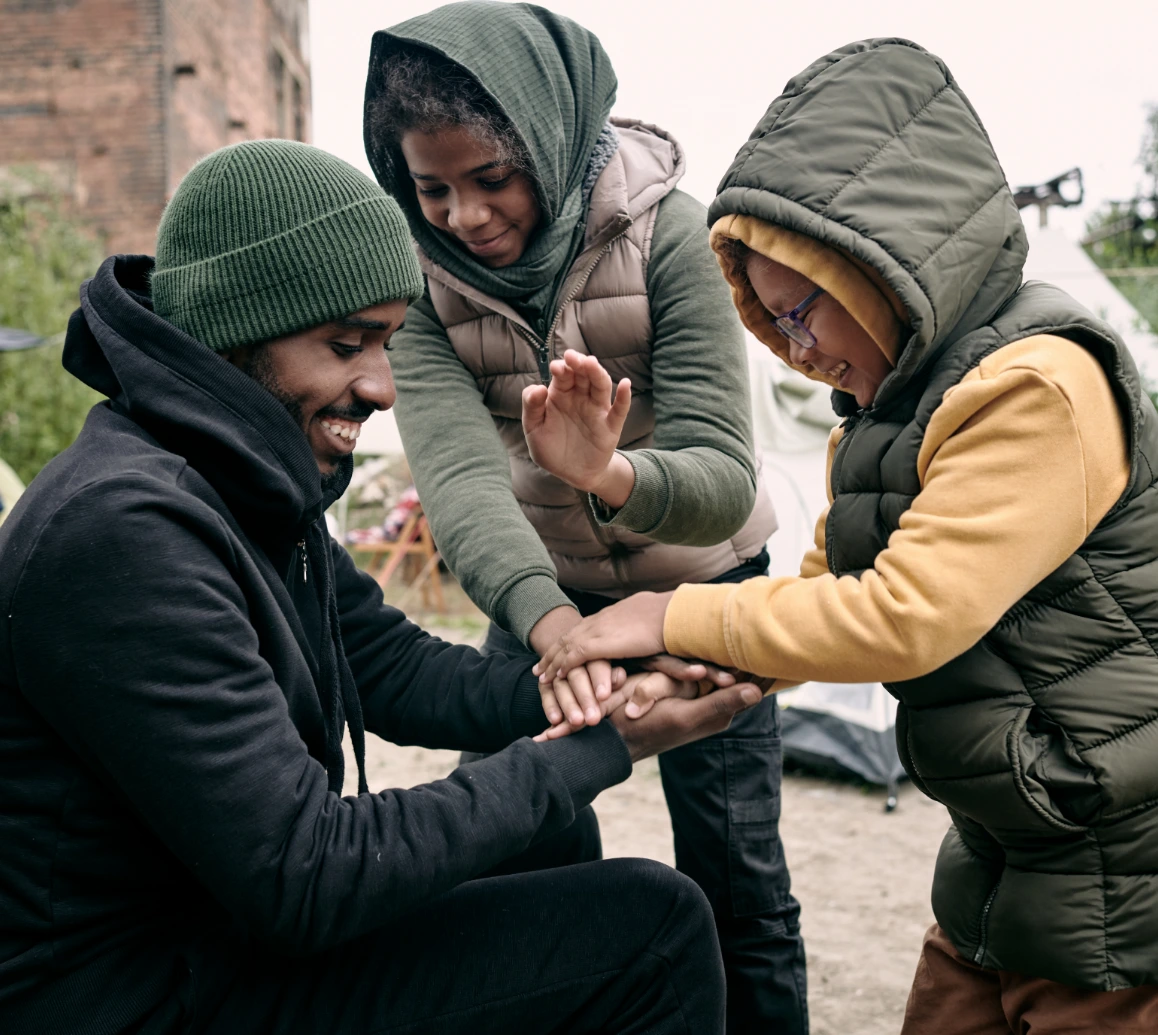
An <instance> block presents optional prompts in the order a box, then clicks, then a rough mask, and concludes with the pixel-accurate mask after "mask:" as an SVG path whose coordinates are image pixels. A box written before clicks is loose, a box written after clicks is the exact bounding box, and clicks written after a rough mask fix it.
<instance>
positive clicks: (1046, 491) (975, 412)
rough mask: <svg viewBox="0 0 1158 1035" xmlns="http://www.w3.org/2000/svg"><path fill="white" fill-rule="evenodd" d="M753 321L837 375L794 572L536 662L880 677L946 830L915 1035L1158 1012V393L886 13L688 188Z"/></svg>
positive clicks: (783, 354)
mask: <svg viewBox="0 0 1158 1035" xmlns="http://www.w3.org/2000/svg"><path fill="white" fill-rule="evenodd" d="M709 219H710V221H711V224H712V245H713V247H714V248H715V250H716V252H717V254H718V255H719V257H720V262H721V265H722V266H723V269H724V274H725V276H726V278H727V280H728V282H729V284H730V286H731V289H732V298H733V301H734V302H735V304H736V307H737V309H738V310H739V312H740V316H741V318H742V319H743V321H744V323H745V324H746V325H747V327H748V328H749V329H750V330H751V331H752V332H753V333H754V334H755V335H756V336H757V337H758V338H760V339H761V340H762V341H763V342H764V343H765V344H766V345H767V346H768V347H769V348H770V349H771V350H772V351H773V352H774V353H775V354H776V355H777V356H779V357H780V358H781V359H782V360H783V361H784V362H786V363H788V364H789V365H790V366H792V367H793V368H794V369H796V370H800V371H802V372H803V373H804V374H806V375H807V376H809V377H811V378H814V379H816V380H819V381H823V382H824V383H826V384H829V385H831V386H832V388H833V389H834V392H833V404H834V407H835V408H836V410H837V412H838V413H839V414H840V415H841V416H842V417H843V418H844V421H843V423H842V424H841V426H840V427H839V428H838V429H836V431H835V432H834V433H833V436H832V439H831V442H830V451H829V469H828V483H829V500H830V506H829V508H828V510H827V511H826V512H825V514H824V515H823V517H822V518H821V520H820V522H819V524H818V527H817V530H816V543H815V548H814V549H812V550H810V551H809V552H808V553H807V554H806V556H805V557H804V559H803V562H802V564H801V571H800V575H799V576H798V577H788V578H777V579H769V578H754V579H751V580H749V581H747V582H744V583H741V584H740V585H737V586H682V587H680V588H679V589H678V590H676V591H675V592H674V593H657V594H640V595H637V596H636V597H632V598H629V599H627V600H625V601H623V602H621V603H620V604H617V605H616V606H615V607H613V608H610V609H608V610H607V611H604V612H603V613H602V614H600V615H598V616H595V617H594V618H592V619H589V620H587V621H586V622H584V624H583V625H581V626H579V627H578V628H576V629H573V630H571V631H570V632H569V634H568V636H567V638H566V641H565V642H564V643H562V644H560V645H559V646H557V647H556V648H555V649H553V650H552V651H549V652H548V654H547V656H546V657H545V658H544V659H543V661H542V662H541V663H540V665H539V666H538V669H539V671H540V673H541V678H544V679H551V678H553V677H555V676H557V675H558V674H559V673H560V672H562V673H565V672H567V671H568V670H569V669H570V667H571V666H573V665H574V664H576V663H580V662H582V661H584V660H587V659H590V658H594V657H609V658H616V657H626V656H633V655H636V654H639V653H644V652H648V651H657V650H667V651H670V652H671V653H673V654H677V655H680V656H683V657H694V658H703V659H706V660H708V661H712V662H715V663H716V664H719V665H728V666H736V667H738V668H741V669H745V670H750V671H752V672H755V673H758V674H760V675H763V676H767V677H775V678H776V679H777V682H776V683H775V684H774V685H773V689H779V688H783V687H786V686H789V685H792V684H795V683H799V682H802V681H805V680H813V679H816V680H825V681H831V682H871V681H878V680H879V681H881V682H883V683H885V685H886V686H887V687H888V689H889V691H890V692H891V693H893V694H894V695H895V696H896V697H897V698H898V699H899V700H900V708H899V710H898V713H897V744H898V747H899V749H900V754H901V759H902V761H903V763H904V765H905V769H906V771H907V772H908V774H909V776H910V777H911V779H912V780H913V782H914V784H916V785H917V787H919V788H920V789H921V790H922V791H924V792H925V793H927V794H929V795H930V796H931V797H933V798H935V799H937V800H939V801H941V802H943V803H944V804H945V805H946V807H947V808H948V810H949V814H950V817H951V819H952V826H951V827H950V829H949V831H948V833H947V834H946V836H945V841H944V844H943V845H942V848H941V852H940V855H939V858H938V860H937V867H936V872H935V875H934V879H933V911H934V914H935V916H936V920H937V922H936V924H935V925H934V926H933V927H932V928H931V929H930V930H929V932H928V934H927V935H926V938H925V942H924V947H923V950H922V953H921V957H920V962H919V964H918V967H917V974H916V978H915V980H914V984H913V988H912V992H911V995H910V999H909V1003H908V1009H907V1015H906V1020H905V1024H904V1029H903V1030H904V1031H905V1032H906V1033H908V1035H914V1033H928V1035H953V1033H964V1032H970V1033H981V1032H984V1033H1005V1035H1008V1033H1010V1032H1021V1031H1028V1030H1030V1029H1032V1030H1033V1031H1034V1032H1061V1031H1066V1032H1071V1031H1082V1032H1095V1031H1096V1032H1103V1031H1107V1032H1108V1031H1154V1030H1158V988H1156V987H1155V986H1158V927H1156V926H1155V924H1154V903H1155V901H1156V900H1158V413H1156V412H1155V409H1154V407H1153V405H1152V404H1151V402H1150V400H1149V399H1148V398H1147V397H1146V395H1145V393H1144V392H1143V390H1142V386H1141V384H1140V379H1139V375H1138V371H1137V369H1136V367H1135V365H1134V362H1133V360H1132V358H1131V356H1130V354H1129V352H1128V351H1127V349H1126V346H1125V345H1124V343H1123V342H1122V340H1121V339H1120V338H1119V337H1118V336H1117V335H1116V334H1115V333H1114V331H1113V330H1111V328H1110V327H1109V326H1108V325H1106V324H1105V323H1104V322H1103V321H1102V320H1100V319H1098V318H1096V317H1095V316H1093V315H1091V314H1090V313H1089V312H1087V311H1086V310H1084V309H1083V308H1082V307H1081V306H1080V305H1078V304H1077V303H1076V302H1075V301H1074V300H1073V299H1071V298H1070V297H1069V296H1068V295H1066V294H1065V293H1064V292H1062V291H1061V290H1059V289H1058V288H1056V287H1053V286H1051V285H1049V284H1044V283H1037V282H1025V281H1023V279H1022V267H1023V265H1024V262H1025V257H1026V251H1027V243H1026V235H1025V232H1024V229H1023V227H1022V223H1021V220H1020V217H1019V214H1018V211H1017V207H1016V205H1015V203H1014V200H1013V196H1012V194H1011V192H1010V190H1009V187H1008V185H1007V183H1006V180H1005V176H1004V173H1003V172H1002V169H1001V166H1000V164H999V163H998V160H997V157H996V156H995V155H994V153H993V150H992V146H991V144H990V141H989V138H988V136H987V135H986V133H985V130H984V128H983V127H982V125H981V122H980V120H979V119H978V116H977V114H976V113H975V112H974V110H973V108H972V107H971V105H970V104H969V102H968V100H967V99H966V97H965V95H964V93H963V92H962V90H961V87H960V86H959V85H958V84H957V82H956V81H955V80H954V78H953V76H952V75H951V74H950V72H949V70H948V69H947V68H946V67H945V65H944V64H943V62H941V61H940V60H938V59H937V58H935V57H934V56H933V55H931V54H928V53H927V52H925V51H924V50H922V49H921V48H920V47H917V46H916V45H914V44H912V43H908V42H906V41H904V40H896V39H883V40H868V41H863V42H861V43H855V44H851V45H849V46H847V47H844V48H842V49H840V50H838V51H836V52H834V53H832V54H830V55H828V56H827V57H825V58H823V59H821V60H820V61H817V62H816V63H815V64H813V65H811V66H810V67H809V68H807V69H805V71H803V72H802V73H801V74H800V75H798V76H797V77H796V78H794V79H793V80H791V81H790V82H789V83H788V85H787V87H786V88H785V91H784V93H783V94H781V96H780V97H778V98H777V99H776V100H775V101H773V103H772V105H771V107H770V108H769V109H768V113H767V114H766V115H765V117H764V118H763V119H762V120H761V122H760V123H759V125H758V126H757V128H756V130H755V132H754V133H753V135H752V137H751V139H750V140H749V142H748V143H747V144H746V145H745V146H744V147H743V148H742V149H741V150H740V152H739V154H738V156H737V158H736V160H735V162H734V163H733V165H732V166H731V168H730V169H729V170H728V172H727V174H726V175H725V177H724V180H723V182H722V184H721V188H720V192H719V194H718V195H717V197H716V200H715V202H714V203H713V205H712V206H711V208H710V211H709Z"/></svg>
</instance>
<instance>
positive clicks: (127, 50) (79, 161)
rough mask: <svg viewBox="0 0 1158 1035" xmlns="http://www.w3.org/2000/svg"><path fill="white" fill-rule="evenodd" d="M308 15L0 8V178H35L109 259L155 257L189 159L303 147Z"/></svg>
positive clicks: (212, 3)
mask: <svg viewBox="0 0 1158 1035" xmlns="http://www.w3.org/2000/svg"><path fill="white" fill-rule="evenodd" d="M306 17H307V15H306V0H0V25H3V31H2V32H0V171H2V170H3V167H6V166H14V165H24V164H35V165H38V166H40V167H41V168H42V169H44V170H45V172H46V173H47V174H49V175H50V176H51V177H52V179H53V180H54V181H55V182H56V183H57V184H58V185H60V186H62V187H64V188H65V189H67V191H68V192H69V193H71V196H72V199H73V201H74V203H75V205H76V207H77V209H78V210H79V211H80V212H81V213H83V215H84V216H85V217H86V218H87V219H89V220H90V221H91V222H92V224H93V225H94V226H95V227H97V229H98V230H99V231H100V232H101V234H102V235H103V236H104V238H105V242H106V246H107V248H108V250H109V251H110V252H151V251H152V250H153V243H154V239H155V234H156V227H157V221H158V220H159V219H160V216H161V212H162V210H163V209H164V206H165V202H166V201H167V200H168V198H169V196H170V195H171V194H172V192H173V190H174V189H175V188H176V186H177V184H178V183H180V181H181V178H182V177H183V176H184V175H185V173H186V172H188V171H189V169H190V167H191V166H192V165H193V163H194V162H196V161H197V159H199V158H200V157H202V156H203V155H205V154H207V153H208V152H210V151H213V150H215V149H216V148H218V147H222V146H224V145H225V144H230V143H234V142H236V141H238V140H246V139H253V138H257V137H271V136H299V137H300V138H301V139H303V140H308V139H309V132H310V129H309V106H310V82H309V66H308V64H307V60H306V56H305V32H306V24H307V23H306ZM295 83H296V84H297V91H295V87H294V84H295ZM295 92H297V93H300V99H299V101H298V104H297V113H296V117H295V107H294V97H295ZM279 98H280V103H279Z"/></svg>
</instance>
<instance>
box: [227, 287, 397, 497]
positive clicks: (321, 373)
mask: <svg viewBox="0 0 1158 1035" xmlns="http://www.w3.org/2000/svg"><path fill="white" fill-rule="evenodd" d="M405 316H406V302H405V301H404V300H398V301H394V302H383V303H381V304H380V305H374V306H369V307H368V308H366V309H362V310H360V311H358V312H356V313H353V314H351V315H350V316H347V317H343V318H342V319H340V320H335V321H334V322H333V323H327V324H322V325H321V326H319V327H311V328H308V329H307V330H304V331H298V332H296V333H295V334H287V335H286V336H285V337H283V338H274V339H273V340H272V341H267V342H262V343H260V344H258V345H246V346H243V347H241V348H237V349H234V350H232V351H231V352H229V353H228V354H227V355H226V358H227V359H228V360H229V362H230V363H232V364H233V365H234V366H236V367H239V368H240V369H241V370H243V371H244V372H245V373H247V374H249V376H250V377H252V378H253V379H254V380H255V381H257V382H258V384H260V385H261V386H262V387H263V388H265V389H266V390H267V391H269V392H270V393H271V394H272V395H273V396H274V397H275V398H276V399H278V400H279V401H280V402H281V403H282V404H283V405H284V406H285V408H286V409H287V410H289V412H290V415H291V416H292V417H293V418H294V420H295V421H296V422H297V424H298V426H299V427H300V428H301V429H302V432H303V433H304V434H305V436H306V439H307V440H308V441H309V443H310V448H311V449H312V450H313V454H314V458H315V459H316V460H317V462H318V471H319V472H320V473H321V475H322V482H323V484H325V482H326V480H327V479H328V478H330V477H332V476H333V475H334V474H335V473H336V472H337V469H338V464H339V463H340V461H341V460H342V458H343V457H345V456H348V455H349V454H350V453H352V452H353V451H354V445H355V443H356V442H357V440H358V434H359V432H360V431H361V429H362V423H363V422H364V421H365V420H366V418H367V417H369V416H370V414H372V413H373V412H374V411H375V410H388V409H390V407H391V406H393V405H394V399H395V391H394V377H393V375H392V374H391V372H390V360H389V359H388V358H387V356H386V352H387V351H388V350H389V348H390V338H391V336H392V335H393V334H394V332H395V331H396V330H398V328H399V327H401V326H402V321H403V319H404V318H405Z"/></svg>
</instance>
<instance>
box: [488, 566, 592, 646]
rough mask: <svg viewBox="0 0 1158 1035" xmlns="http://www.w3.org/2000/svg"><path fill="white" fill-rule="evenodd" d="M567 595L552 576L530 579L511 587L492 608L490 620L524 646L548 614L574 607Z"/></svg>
mask: <svg viewBox="0 0 1158 1035" xmlns="http://www.w3.org/2000/svg"><path fill="white" fill-rule="evenodd" d="M574 606H575V605H574V604H573V603H571V601H570V599H569V598H568V596H567V594H566V593H564V592H563V591H562V590H561V589H560V588H559V583H557V582H556V581H555V580H554V579H553V578H551V577H550V576H549V575H528V576H527V577H526V578H525V579H519V581H518V582H516V583H514V584H513V585H511V586H510V587H509V588H508V589H507V591H506V592H505V593H503V595H502V596H501V597H499V598H498V599H497V600H496V601H495V602H494V604H493V605H492V607H491V617H492V618H493V619H494V620H495V621H496V622H498V624H499V625H501V626H502V627H503V628H504V629H506V630H507V631H508V632H510V633H511V634H512V635H514V636H517V637H518V638H519V639H520V640H521V641H522V642H523V643H524V644H528V645H529V640H530V638H531V630H532V629H533V628H534V627H535V625H536V624H537V623H538V621H539V619H540V618H542V617H543V615H545V614H546V613H547V612H548V611H554V610H555V608H557V607H574Z"/></svg>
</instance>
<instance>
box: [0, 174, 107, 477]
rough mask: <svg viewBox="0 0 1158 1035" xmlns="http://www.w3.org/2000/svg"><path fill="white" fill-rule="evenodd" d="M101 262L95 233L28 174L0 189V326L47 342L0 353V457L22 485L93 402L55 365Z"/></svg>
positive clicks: (68, 438)
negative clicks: (81, 292)
mask: <svg viewBox="0 0 1158 1035" xmlns="http://www.w3.org/2000/svg"><path fill="white" fill-rule="evenodd" d="M14 183H15V184H16V186H15V187H14V186H13V184H14ZM100 260H101V249H100V246H99V244H98V242H97V240H96V238H95V236H93V235H92V234H91V233H90V232H88V231H87V229H86V228H85V227H84V226H83V224H81V223H80V222H78V221H77V220H76V219H75V218H74V217H73V216H71V215H70V214H69V213H68V212H67V210H66V208H65V207H64V205H63V204H62V203H61V201H60V200H59V199H58V198H57V197H56V196H55V195H54V193H53V191H52V189H51V185H50V184H48V183H46V182H43V181H41V180H40V179H38V178H37V176H36V174H35V173H34V172H29V173H27V174H26V175H25V176H23V177H21V178H18V179H16V178H13V177H11V176H9V178H8V179H7V180H6V182H5V184H3V185H0V326H4V327H13V328H17V329H20V330H27V331H32V332H34V333H36V334H39V335H43V336H44V337H45V338H47V339H48V344H46V345H43V346H41V347H39V348H33V349H25V350H22V351H19V352H0V457H3V458H4V460H6V461H7V462H8V464H9V465H11V467H12V468H13V469H14V470H15V471H16V473H17V474H18V475H19V476H20V478H21V479H22V480H23V481H24V482H26V483H27V482H29V481H31V480H32V478H33V477H34V476H35V475H36V473H37V472H38V471H39V470H40V469H41V468H42V467H43V466H44V465H45V464H46V463H48V461H49V460H51V459H52V458H53V457H54V456H56V454H57V453H59V452H60V451H61V450H62V449H64V448H66V447H67V446H68V445H69V444H70V443H71V442H72V440H73V439H74V438H76V436H77V433H78V432H79V431H80V428H81V425H82V424H83V423H84V418H85V415H86V414H87V413H88V411H89V409H90V408H91V407H92V405H93V403H95V402H97V401H98V400H99V399H100V396H99V395H97V393H96V392H94V391H92V390H91V389H90V388H88V387H87V386H85V385H83V384H81V382H79V381H78V380H76V378H74V377H73V376H72V375H71V374H69V373H68V372H67V371H65V369H64V368H63V367H62V366H61V353H62V351H63V343H64V329H65V327H66V326H67V324H68V317H69V314H70V313H71V312H72V311H73V310H74V309H75V308H76V307H77V305H78V296H77V291H78V289H79V287H80V284H81V282H82V281H83V280H85V278H87V277H90V276H92V274H93V273H94V272H95V270H96V268H97V266H98V265H99V263H100Z"/></svg>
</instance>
